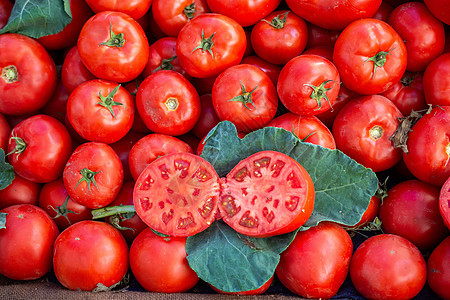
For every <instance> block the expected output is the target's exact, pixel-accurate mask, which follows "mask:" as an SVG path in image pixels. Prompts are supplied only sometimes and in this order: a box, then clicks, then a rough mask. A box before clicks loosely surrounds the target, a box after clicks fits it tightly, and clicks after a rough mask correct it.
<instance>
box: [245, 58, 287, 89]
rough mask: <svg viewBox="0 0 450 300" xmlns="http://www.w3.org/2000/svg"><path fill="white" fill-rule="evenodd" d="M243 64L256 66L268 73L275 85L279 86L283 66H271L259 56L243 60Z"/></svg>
mask: <svg viewBox="0 0 450 300" xmlns="http://www.w3.org/2000/svg"><path fill="white" fill-rule="evenodd" d="M241 64H249V65H254V66H256V67H258V68H260V69H261V70H263V71H264V73H266V74H267V75H268V76H269V78H270V80H272V82H273V84H274V85H275V86H277V82H278V76H279V75H280V71H281V66H279V65H275V64H271V63H269V62H267V61H265V60H263V59H262V58H261V57H259V56H257V55H249V56H246V57H244V58H243V59H242V61H241Z"/></svg>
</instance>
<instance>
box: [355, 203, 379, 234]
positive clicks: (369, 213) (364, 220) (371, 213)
mask: <svg viewBox="0 0 450 300" xmlns="http://www.w3.org/2000/svg"><path fill="white" fill-rule="evenodd" d="M380 205H381V199H380V198H378V197H377V196H372V197H371V198H370V201H369V206H368V207H367V209H366V211H365V212H364V214H363V215H362V217H361V220H360V221H359V222H358V223H356V224H355V225H353V226H349V227H350V228H361V227H364V226H365V225H367V224H368V223H370V222H372V221H373V220H374V219H375V218H376V217H377V216H378V211H379V210H380Z"/></svg>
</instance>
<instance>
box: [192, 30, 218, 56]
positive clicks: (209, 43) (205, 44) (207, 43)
mask: <svg viewBox="0 0 450 300" xmlns="http://www.w3.org/2000/svg"><path fill="white" fill-rule="evenodd" d="M215 34H216V33H215V32H214V33H213V34H212V35H211V36H210V37H209V38H207V39H205V33H204V32H203V29H202V40H201V42H200V45H198V46H197V47H195V48H194V50H192V52H194V51H195V50H197V49H202V50H203V51H208V52H209V54H211V57H212V58H214V54H213V52H212V50H211V48H212V47H213V46H214V42H213V40H212V39H213V37H214V35H215ZM192 52H191V53H192Z"/></svg>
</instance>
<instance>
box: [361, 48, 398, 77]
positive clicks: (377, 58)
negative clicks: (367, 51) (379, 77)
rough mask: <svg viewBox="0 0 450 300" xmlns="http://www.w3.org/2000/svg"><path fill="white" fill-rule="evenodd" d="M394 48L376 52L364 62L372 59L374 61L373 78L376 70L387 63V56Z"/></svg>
mask: <svg viewBox="0 0 450 300" xmlns="http://www.w3.org/2000/svg"><path fill="white" fill-rule="evenodd" d="M394 49H395V47H394V48H392V49H391V50H388V51H380V52H378V53H377V54H375V55H374V56H372V57H369V58H368V59H367V60H366V61H365V62H364V63H366V62H368V61H372V62H373V73H372V78H373V77H374V76H375V71H376V70H377V68H382V67H383V66H384V64H385V63H386V56H388V55H389V54H391V53H390V52H391V51H392V50H394Z"/></svg>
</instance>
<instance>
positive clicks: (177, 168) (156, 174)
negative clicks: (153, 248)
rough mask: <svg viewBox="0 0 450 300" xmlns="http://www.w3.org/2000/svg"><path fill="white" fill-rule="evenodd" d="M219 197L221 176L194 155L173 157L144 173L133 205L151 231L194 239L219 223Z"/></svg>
mask: <svg viewBox="0 0 450 300" xmlns="http://www.w3.org/2000/svg"><path fill="white" fill-rule="evenodd" d="M219 193H220V184H219V175H217V173H216V171H215V170H214V168H213V166H212V165H211V164H210V163H209V162H208V161H206V160H205V159H203V158H201V157H200V156H198V155H194V154H191V153H172V154H166V155H164V156H161V157H159V158H157V159H156V160H154V161H152V162H151V163H150V164H149V165H148V166H147V167H146V168H145V169H144V171H142V173H141V175H139V177H138V179H137V180H136V183H135V186H134V193H133V202H134V206H135V208H136V213H137V214H138V216H139V217H140V218H141V219H142V220H143V221H144V222H145V223H146V224H147V225H148V226H149V227H150V228H152V229H154V230H156V231H158V232H160V233H163V234H167V235H170V236H191V235H194V234H196V233H198V232H201V231H203V230H204V229H206V228H208V227H209V225H211V224H212V222H213V221H214V220H215V217H216V212H217V203H218V200H219Z"/></svg>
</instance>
